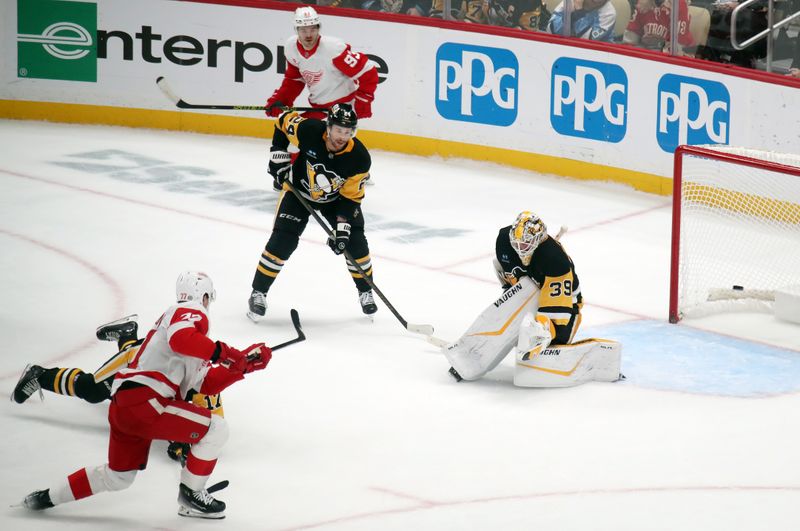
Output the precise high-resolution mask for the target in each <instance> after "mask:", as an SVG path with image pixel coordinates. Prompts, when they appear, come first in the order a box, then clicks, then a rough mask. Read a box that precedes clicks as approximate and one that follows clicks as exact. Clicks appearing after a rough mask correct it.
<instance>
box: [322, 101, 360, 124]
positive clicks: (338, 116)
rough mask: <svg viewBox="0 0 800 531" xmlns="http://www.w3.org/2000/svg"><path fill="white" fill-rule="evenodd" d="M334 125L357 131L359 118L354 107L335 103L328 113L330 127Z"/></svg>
mask: <svg viewBox="0 0 800 531" xmlns="http://www.w3.org/2000/svg"><path fill="white" fill-rule="evenodd" d="M332 125H338V126H341V127H349V128H351V129H355V128H356V126H357V125H358V116H356V111H354V110H353V106H352V105H350V104H349V103H335V104H334V105H333V107H331V109H330V111H328V127H330V126H332Z"/></svg>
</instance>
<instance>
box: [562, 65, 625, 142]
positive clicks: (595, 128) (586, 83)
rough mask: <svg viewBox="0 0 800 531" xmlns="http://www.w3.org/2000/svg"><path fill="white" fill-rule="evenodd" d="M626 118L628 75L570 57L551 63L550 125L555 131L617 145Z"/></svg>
mask: <svg viewBox="0 0 800 531" xmlns="http://www.w3.org/2000/svg"><path fill="white" fill-rule="evenodd" d="M627 115H628V76H627V75H625V71H624V70H623V69H622V68H621V67H619V66H617V65H612V64H608V63H597V62H594V61H586V60H582V59H572V58H569V57H561V58H560V59H558V60H556V62H555V63H553V71H552V77H551V90H550V123H551V124H552V125H553V129H555V130H556V132H558V133H559V134H561V135H566V136H577V137H581V138H591V139H593V140H600V141H602V142H619V141H621V140H622V139H623V138H624V137H625V130H626V124H627Z"/></svg>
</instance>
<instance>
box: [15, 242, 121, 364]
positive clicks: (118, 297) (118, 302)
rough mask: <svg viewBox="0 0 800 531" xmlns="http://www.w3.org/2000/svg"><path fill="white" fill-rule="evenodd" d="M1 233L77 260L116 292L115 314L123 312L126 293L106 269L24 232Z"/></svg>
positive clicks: (84, 345) (71, 352) (87, 344)
mask: <svg viewBox="0 0 800 531" xmlns="http://www.w3.org/2000/svg"><path fill="white" fill-rule="evenodd" d="M0 233H2V234H5V235H6V236H9V237H12V238H17V239H19V240H23V241H26V242H28V243H30V244H33V245H35V246H37V247H41V248H42V249H45V250H47V251H50V252H52V253H55V254H58V255H61V256H63V257H64V258H67V259H68V260H71V261H73V262H76V263H77V264H78V265H80V266H82V267H83V268H84V269H87V270H88V271H89V272H91V273H93V274H95V275H97V276H98V277H100V280H102V281H103V283H105V284H106V286H107V287H108V288H110V290H111V292H112V293H113V294H114V314H115V315H116V314H119V313H122V309H123V308H124V307H125V305H124V304H123V302H124V300H125V294H124V292H123V290H122V287H121V286H120V285H119V284H118V283H117V282H116V281H115V280H114V279H113V278H112V277H111V275H109V274H108V273H106V272H105V271H103V270H102V269H100V268H99V267H97V266H96V265H94V264H92V263H90V262H88V261H87V260H85V259H83V258H81V257H80V256H77V255H75V254H72V253H70V252H69V251H66V250H64V249H61V248H58V247H54V246H52V245H50V244H48V243H45V242H43V241H40V240H37V239H34V238H31V237H29V236H25V235H23V234H19V233H16V232H12V231H9V230H6V229H3V228H0ZM93 344H94V340H87V341H84V342H83V343H81V344H79V345H76V346H74V347H72V348H70V349H68V350H66V351H64V352H62V353H61V354H57V355H56V356H54V357H52V358H50V359H48V360H47V363H55V362H57V361H60V360H63V359H65V358H68V357H70V356H72V355H74V354H77V353H78V352H81V351H82V350H84V349H86V348H89V347H90V346H92V345H93ZM16 376H17V374H16V373H13V374H12V373H9V374H0V380H5V379H7V378H12V377H16Z"/></svg>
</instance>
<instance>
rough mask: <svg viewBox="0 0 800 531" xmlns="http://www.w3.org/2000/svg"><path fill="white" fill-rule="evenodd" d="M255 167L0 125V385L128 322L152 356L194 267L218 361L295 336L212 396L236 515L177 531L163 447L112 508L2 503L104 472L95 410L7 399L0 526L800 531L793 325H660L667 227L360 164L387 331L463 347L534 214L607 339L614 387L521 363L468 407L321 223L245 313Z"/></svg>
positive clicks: (648, 204) (79, 350) (117, 131)
mask: <svg viewBox="0 0 800 531" xmlns="http://www.w3.org/2000/svg"><path fill="white" fill-rule="evenodd" d="M267 149H268V143H267V142H265V141H262V140H255V139H241V138H233V137H215V136H202V135H193V134H180V133H169V132H162V131H150V130H131V129H124V128H110V127H90V126H69V125H59V124H45V123H30V122H19V121H0V153H2V157H0V203H1V204H2V208H0V248H1V249H2V254H0V283H2V291H1V292H2V294H3V299H4V304H2V305H1V306H0V337H2V338H3V349H2V350H3V355H2V356H0V385H2V389H3V392H4V393H5V395H6V396H8V395H9V394H10V392H11V390H12V389H13V386H14V384H15V383H16V381H17V378H18V376H19V373H20V372H21V371H22V369H23V368H24V367H25V364H26V363H28V362H33V363H37V364H40V365H46V366H53V365H58V366H70V367H71V366H77V367H81V368H83V369H84V370H87V371H93V370H94V369H95V368H97V367H98V366H99V365H100V364H101V363H102V362H103V361H105V359H106V358H108V357H109V356H110V355H111V354H113V352H114V345H112V344H109V343H101V342H99V341H97V340H96V339H95V337H94V330H95V327H96V326H97V325H98V324H100V323H103V322H105V321H109V320H111V319H114V318H117V317H120V316H122V315H126V314H129V313H138V314H139V316H140V319H139V320H140V323H141V329H142V334H144V333H145V331H146V330H147V329H148V328H149V327H150V326H151V323H153V322H154V321H155V320H156V319H157V318H158V317H159V316H160V314H161V313H162V312H163V311H164V310H165V309H166V308H167V307H168V306H169V305H171V304H172V303H173V300H174V299H173V297H174V281H175V278H176V277H177V275H178V273H179V272H180V271H182V270H185V269H200V270H204V271H206V272H207V273H208V274H209V275H211V277H212V278H213V280H214V283H215V286H216V289H217V294H218V297H217V302H216V303H215V304H214V305H212V308H211V326H212V329H211V333H210V335H211V337H212V338H213V339H221V340H224V341H226V342H229V343H231V344H232V345H234V346H238V347H244V346H246V345H249V344H251V343H253V342H256V341H261V340H263V341H266V342H267V343H268V344H276V343H279V342H282V341H284V340H286V339H288V338H290V337H291V336H292V330H291V324H290V321H289V310H290V309H291V308H296V309H297V310H298V311H299V312H300V316H301V320H302V322H303V325H304V328H305V332H306V334H307V336H308V340H307V341H306V342H304V343H300V344H299V345H296V346H293V347H290V348H287V349H286V350H282V351H279V352H276V353H275V356H274V357H273V360H272V362H271V364H270V366H269V367H268V368H267V370H266V371H263V372H260V373H256V374H254V375H252V376H251V377H249V378H248V379H247V380H246V381H245V382H241V383H239V384H236V385H234V386H233V387H231V388H230V389H228V390H227V391H226V392H225V393H224V404H225V416H226V418H227V419H228V421H229V424H230V429H231V437H230V440H229V442H228V444H227V445H226V447H225V450H224V453H223V455H222V456H221V458H220V461H219V464H218V466H217V468H216V470H215V473H214V475H213V476H212V479H211V481H212V482H214V481H219V480H222V479H229V480H230V482H231V485H230V487H228V489H226V490H224V491H222V492H221V493H219V495H218V496H219V498H220V499H222V500H224V501H225V502H226V503H227V504H228V510H227V519H225V520H223V521H218V522H204V521H198V520H195V519H184V518H181V517H179V516H178V515H177V513H176V511H177V503H176V497H177V484H178V477H179V468H178V466H177V465H176V464H175V463H173V462H171V461H169V459H168V458H167V456H166V455H165V451H164V450H165V448H166V443H163V442H157V443H155V444H154V446H153V450H152V451H151V455H150V463H149V466H148V469H147V470H146V471H145V472H143V473H140V474H139V476H138V478H137V480H136V482H135V483H134V485H133V486H132V487H131V488H129V489H128V490H126V491H124V492H117V493H108V494H101V495H99V496H97V497H95V498H90V499H88V500H83V501H80V502H77V503H72V504H67V505H63V506H59V507H56V508H55V509H51V510H49V511H45V512H44V513H36V514H34V513H29V512H27V511H26V510H24V509H21V508H14V507H10V506H11V505H13V504H16V503H19V502H20V500H21V499H22V498H23V497H24V496H25V495H26V494H27V493H28V492H30V491H32V490H36V489H41V488H47V487H49V486H50V485H51V484H52V483H53V482H54V481H55V480H57V479H60V478H62V477H64V476H66V475H67V474H70V473H72V472H73V471H75V470H77V469H79V468H81V467H83V466H86V465H99V464H102V463H103V462H104V461H105V454H106V447H107V422H106V418H105V415H106V411H107V404H99V405H90V404H88V403H85V402H82V401H80V400H78V399H75V398H68V397H61V396H57V395H54V394H52V393H46V394H45V400H44V402H40V401H39V398H38V396H34V397H32V398H31V399H30V400H29V401H28V402H26V403H25V404H23V405H17V404H14V403H13V402H10V401H8V400H4V401H2V406H0V407H1V408H2V409H0V415H2V419H3V426H4V428H3V437H2V452H1V453H0V468H1V469H2V479H3V482H2V483H3V488H2V489H0V505H2V507H3V508H2V510H1V511H0V529H3V530H37V531H39V530H49V529H52V530H59V531H63V530H65V529H80V530H107V529H112V528H113V529H118V530H133V529H136V530H138V529H151V530H171V529H176V530H177V529H200V528H202V529H206V528H208V529H212V528H213V529H218V530H222V529H231V530H234V529H235V530H243V529H244V530H250V529H254V530H256V529H257V530H260V529H265V530H284V531H285V530H300V529H324V530H377V529H380V530H390V529H391V530H411V529H413V530H437V531H438V530H444V529H454V530H455V529H459V530H460V529H465V530H472V529H475V530H483V529H487V530H488V529H491V530H500V529H502V530H517V529H519V530H530V529H542V530H606V529H608V530H611V529H614V530H637V531H638V530H643V529H647V530H670V531H672V530H678V529H680V530H704V531H716V530H719V531H722V530H724V531H731V530H770V531H777V530H796V529H798V525H800V524H798V522H800V451H798V448H800V427H799V426H798V418H799V417H800V414H798V411H800V394H799V393H798V391H800V329H799V328H798V327H797V326H793V325H787V324H782V323H779V322H778V321H776V320H775V319H774V318H773V317H771V316H768V315H751V314H742V315H730V314H729V315H724V316H716V317H709V318H705V319H703V320H694V321H692V322H686V323H683V324H680V325H669V324H667V323H666V315H667V302H668V287H669V233H670V232H669V231H670V203H671V200H670V199H669V198H666V197H660V196H653V195H648V194H644V193H639V192H635V191H632V190H630V189H628V188H626V187H623V186H619V185H614V184H608V183H602V182H589V183H587V182H581V181H573V180H569V179H560V178H554V177H550V176H543V175H538V174H533V173H530V172H525V171H521V170H514V169H508V168H505V167H501V166H498V165H493V164H482V163H476V162H470V161H458V160H456V161H453V160H448V161H442V160H438V159H423V158H417V157H410V156H402V155H398V154H392V153H386V152H377V151H375V152H373V170H372V175H373V177H374V181H375V183H376V184H375V186H371V187H368V188H367V190H366V194H367V197H366V199H365V201H364V211H365V214H366V216H367V221H368V223H367V237H368V239H369V242H370V247H371V254H372V258H373V264H374V271H375V277H374V278H375V281H376V283H377V284H378V286H379V287H380V288H381V289H382V290H383V291H384V293H385V294H386V295H387V296H388V297H389V299H390V300H391V302H392V303H393V304H394V306H395V307H396V308H397V309H398V310H399V312H400V313H401V314H402V315H403V316H404V317H405V318H406V319H407V320H409V321H411V322H414V323H430V324H432V325H434V326H435V328H436V335H437V336H440V337H444V338H447V339H456V338H457V337H458V336H459V335H460V334H461V333H462V332H463V330H464V329H466V327H467V326H468V325H469V324H470V323H471V322H472V321H473V319H474V318H475V317H476V316H477V315H478V313H480V312H481V311H482V310H483V308H484V307H486V306H487V305H488V304H490V303H491V302H492V301H493V300H494V299H495V298H497V297H498V296H499V294H500V289H499V287H498V285H497V281H496V279H495V278H494V272H493V268H492V265H491V259H492V253H493V245H494V239H495V236H496V234H497V230H498V228H499V227H501V226H503V225H507V224H509V223H511V222H512V221H513V220H514V218H515V217H516V215H517V213H518V212H519V211H521V210H527V209H531V210H534V211H536V212H537V213H538V214H539V215H540V216H541V217H542V218H543V220H544V221H545V222H546V223H547V224H548V227H549V229H550V232H551V234H554V233H555V232H556V231H557V230H558V228H559V226H560V225H567V226H569V229H570V230H569V232H568V233H567V234H566V235H565V236H564V237H563V238H562V243H563V244H564V246H565V248H566V249H567V251H568V252H569V253H570V255H571V256H572V258H573V260H574V262H575V264H576V270H577V273H578V275H579V277H580V280H581V286H582V290H583V293H584V297H585V301H586V306H585V308H584V320H583V323H584V324H583V326H582V328H581V329H580V330H579V332H578V335H577V337H578V338H585V337H593V336H594V337H606V338H610V339H618V340H620V341H622V343H623V372H624V373H625V375H626V376H627V380H626V381H624V382H618V383H614V384H608V383H590V384H586V385H583V386H580V387H575V388H568V389H547V390H535V389H522V388H515V387H514V386H513V385H512V384H511V379H512V371H513V364H512V363H511V362H512V361H513V360H510V359H507V360H505V361H504V362H503V363H502V364H501V365H500V366H499V367H498V368H497V369H496V370H495V371H493V372H492V373H490V374H489V375H487V377H485V378H484V379H483V380H481V381H478V382H470V383H467V382H462V383H456V382H455V381H454V380H452V379H451V378H450V376H449V375H448V373H447V368H448V365H447V363H446V361H445V359H444V357H443V356H442V355H441V354H439V353H438V352H437V350H436V349H435V348H434V347H432V346H430V345H429V344H427V343H426V342H425V341H424V340H422V338H420V337H419V336H415V335H413V334H409V333H407V332H406V331H405V330H404V329H403V328H402V327H401V326H400V324H399V323H398V321H397V320H396V319H395V318H394V317H393V316H392V314H391V313H390V312H389V311H388V310H387V308H386V307H384V306H383V305H382V304H380V302H379V306H380V309H379V312H378V314H377V317H376V319H375V322H374V323H371V322H370V321H368V320H367V319H366V318H365V317H363V316H362V314H361V310H360V307H359V305H358V301H357V294H356V291H355V288H354V286H353V284H352V282H351V280H350V279H349V275H348V274H347V271H346V268H345V264H344V260H343V259H342V258H341V257H336V256H334V255H333V254H332V253H331V252H330V250H329V249H328V248H327V246H325V245H324V240H325V238H324V235H323V232H322V230H321V229H320V228H319V227H317V226H315V224H314V222H313V220H312V221H311V222H310V223H309V226H308V228H307V230H306V233H305V234H304V236H303V239H302V240H301V243H300V247H299V248H298V250H297V252H296V253H295V254H294V255H293V256H292V258H291V260H290V261H289V262H288V265H287V266H286V267H285V268H284V269H283V272H282V273H281V275H280V277H279V279H278V281H277V282H276V284H275V285H274V287H273V289H272V291H271V292H270V294H269V298H268V303H269V305H270V306H269V310H268V319H267V320H266V321H265V322H263V323H261V324H259V325H255V324H253V323H251V322H250V321H249V320H247V318H246V317H245V310H246V302H247V297H248V295H249V293H250V282H251V280H252V276H253V271H254V268H255V265H256V262H257V260H258V257H259V255H260V253H261V250H262V249H263V246H264V244H265V243H266V240H267V237H268V234H269V229H270V226H271V220H272V214H273V209H274V205H275V201H276V199H277V194H276V193H274V192H272V190H271V182H270V180H269V178H268V177H267V174H266V151H267Z"/></svg>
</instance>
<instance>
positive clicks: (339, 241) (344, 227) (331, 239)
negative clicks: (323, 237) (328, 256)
mask: <svg viewBox="0 0 800 531" xmlns="http://www.w3.org/2000/svg"><path fill="white" fill-rule="evenodd" d="M349 241H350V224H349V223H347V222H345V221H340V222H338V223H336V230H334V231H333V234H332V235H331V236H328V247H330V248H331V249H332V250H333V252H334V253H336V254H342V253H343V252H344V250H345V248H346V247H347V242H349Z"/></svg>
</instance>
